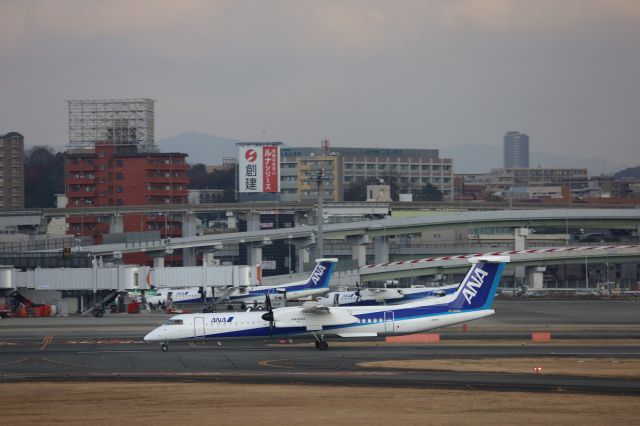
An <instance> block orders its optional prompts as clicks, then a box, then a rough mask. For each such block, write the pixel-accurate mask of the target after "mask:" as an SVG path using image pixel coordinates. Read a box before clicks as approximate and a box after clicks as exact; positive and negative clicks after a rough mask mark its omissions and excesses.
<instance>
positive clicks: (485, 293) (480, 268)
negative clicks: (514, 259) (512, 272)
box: [449, 256, 510, 311]
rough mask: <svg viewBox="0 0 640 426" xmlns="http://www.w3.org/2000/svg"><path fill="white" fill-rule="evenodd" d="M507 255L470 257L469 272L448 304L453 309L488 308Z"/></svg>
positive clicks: (507, 259)
mask: <svg viewBox="0 0 640 426" xmlns="http://www.w3.org/2000/svg"><path fill="white" fill-rule="evenodd" d="M509 260H510V259H509V256H482V257H475V258H473V257H472V258H470V259H469V261H470V262H471V263H472V265H471V268H469V272H467V275H466V276H465V277H464V280H462V282H461V283H460V287H458V290H457V291H456V293H455V299H454V300H453V301H452V302H451V303H450V304H449V308H450V309H454V310H461V311H465V310H475V309H490V308H491V306H492V305H493V298H494V297H495V295H496V290H497V289H498V284H499V283H500V279H501V278H502V273H503V272H504V268H505V266H506V264H507V262H509Z"/></svg>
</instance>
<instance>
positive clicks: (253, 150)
mask: <svg viewBox="0 0 640 426" xmlns="http://www.w3.org/2000/svg"><path fill="white" fill-rule="evenodd" d="M238 167H239V171H238V177H239V180H238V185H239V188H238V191H239V192H280V147H279V146H277V145H246V146H240V147H238Z"/></svg>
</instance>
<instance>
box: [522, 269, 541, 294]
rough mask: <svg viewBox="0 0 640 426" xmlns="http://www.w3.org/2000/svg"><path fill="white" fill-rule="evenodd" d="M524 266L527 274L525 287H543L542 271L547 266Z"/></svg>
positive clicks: (536, 288) (535, 288)
mask: <svg viewBox="0 0 640 426" xmlns="http://www.w3.org/2000/svg"><path fill="white" fill-rule="evenodd" d="M524 268H526V269H525V271H526V276H527V281H526V285H527V288H530V289H533V290H542V289H543V287H544V282H543V278H544V271H546V270H547V268H546V267H545V266H527V267H524Z"/></svg>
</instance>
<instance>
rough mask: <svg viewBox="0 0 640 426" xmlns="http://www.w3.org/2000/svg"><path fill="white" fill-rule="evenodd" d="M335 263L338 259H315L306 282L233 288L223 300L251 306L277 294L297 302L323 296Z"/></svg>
mask: <svg viewBox="0 0 640 426" xmlns="http://www.w3.org/2000/svg"><path fill="white" fill-rule="evenodd" d="M337 262H338V259H335V258H329V259H316V266H315V268H313V271H312V272H311V275H309V278H307V279H306V280H303V281H295V282H292V283H286V284H279V285H268V286H266V285H261V286H252V287H240V288H237V289H236V288H234V289H233V292H232V293H231V294H229V295H227V296H225V297H224V300H226V301H228V302H229V303H240V304H243V305H246V306H251V305H258V304H260V305H262V304H264V303H265V302H266V299H267V295H276V294H279V295H281V296H283V299H285V300H298V299H302V298H305V297H309V296H318V295H321V294H324V293H326V292H327V291H328V290H329V281H330V280H331V276H332V275H333V270H334V269H335V267H336V263H337Z"/></svg>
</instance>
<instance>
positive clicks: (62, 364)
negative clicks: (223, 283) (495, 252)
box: [0, 302, 640, 395]
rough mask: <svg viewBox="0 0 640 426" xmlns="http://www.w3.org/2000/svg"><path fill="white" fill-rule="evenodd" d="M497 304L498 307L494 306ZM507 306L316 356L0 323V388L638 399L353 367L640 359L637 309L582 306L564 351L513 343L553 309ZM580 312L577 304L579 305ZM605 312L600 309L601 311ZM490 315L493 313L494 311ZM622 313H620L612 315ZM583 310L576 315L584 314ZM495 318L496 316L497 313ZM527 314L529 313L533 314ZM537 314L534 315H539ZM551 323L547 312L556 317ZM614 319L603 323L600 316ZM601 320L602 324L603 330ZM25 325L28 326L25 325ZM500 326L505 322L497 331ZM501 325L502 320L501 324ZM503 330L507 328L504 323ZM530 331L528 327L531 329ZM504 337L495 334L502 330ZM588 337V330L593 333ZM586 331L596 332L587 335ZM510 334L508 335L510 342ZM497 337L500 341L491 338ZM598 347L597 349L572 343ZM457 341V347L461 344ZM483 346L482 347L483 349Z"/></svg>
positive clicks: (148, 318)
mask: <svg viewBox="0 0 640 426" xmlns="http://www.w3.org/2000/svg"><path fill="white" fill-rule="evenodd" d="M503 303H505V302H503ZM519 303H520V302H512V304H509V305H508V306H509V307H507V308H505V309H504V311H505V312H506V313H505V314H504V315H503V317H502V318H501V317H499V316H498V315H499V314H498V315H496V316H495V317H494V318H492V319H491V320H490V321H484V322H481V321H478V323H480V324H478V325H475V324H476V323H472V324H473V325H472V327H473V329H472V331H471V332H466V333H463V332H461V330H460V327H456V328H450V329H445V330H443V338H445V337H446V338H447V339H444V340H443V341H442V342H440V343H436V344H427V345H424V344H403V345H398V344H388V343H385V342H383V341H382V339H373V340H369V341H365V342H363V341H361V340H340V339H337V338H336V339H331V340H330V348H329V350H328V351H323V352H321V351H317V350H316V349H315V348H314V346H313V344H312V343H311V342H310V341H309V340H303V341H301V342H297V341H296V342H294V343H289V342H288V341H284V342H278V341H272V340H266V341H263V340H254V341H232V342H222V343H221V344H218V342H189V343H172V344H171V345H170V350H169V351H168V352H164V353H163V352H161V351H160V350H159V346H158V345H157V344H153V343H146V342H143V341H142V339H141V337H142V335H143V334H144V332H146V331H147V330H149V329H150V328H151V327H153V326H154V325H155V324H157V323H159V322H162V320H164V319H166V318H167V317H168V316H167V315H165V314H152V315H139V316H131V315H129V316H127V315H124V316H115V315H114V316H112V317H105V318H77V317H76V318H50V319H37V318H34V319H25V320H16V321H15V322H12V321H14V320H2V322H1V323H0V382H15V381H41V380H47V381H59V380H82V381H86V380H92V381H100V380H121V381H125V380H126V381H154V380H162V381H224V382H235V383H296V384H316V385H320V384H331V385H348V386H384V387H417V388H451V389H483V390H504V391H514V390H519V391H556V392H557V391H563V392H579V393H605V394H620V395H639V394H640V380H638V379H622V378H589V377H570V376H551V375H538V374H533V373H532V374H503V373H473V372H448V371H412V370H385V369H381V368H367V369H365V368H362V367H360V366H358V365H357V364H359V363H361V362H365V361H385V360H413V359H425V360H439V359H462V360H469V361H471V360H473V359H477V358H485V359H486V358H495V359H496V363H499V362H500V359H501V358H540V359H544V358H547V357H582V358H590V359H593V358H596V359H599V358H601V359H610V358H617V359H640V345H638V344H637V341H635V342H634V341H633V340H629V339H631V338H637V337H638V335H640V330H638V328H637V327H638V322H637V316H638V313H637V312H638V309H637V308H638V307H639V306H640V304H638V303H637V302H631V303H627V304H624V306H623V305H622V304H611V303H604V304H601V305H597V304H595V305H593V304H590V305H589V306H590V307H591V308H592V309H597V311H599V312H601V315H591V316H590V318H589V317H585V318H584V320H583V321H582V322H579V321H578V320H577V318H575V317H576V316H577V315H581V314H576V312H582V311H581V309H578V307H577V306H576V305H574V306H573V307H571V303H569V302H565V303H564V305H565V306H566V305H567V304H568V305H569V309H568V310H567V311H568V312H573V313H572V314H571V315H573V316H574V317H572V318H569V319H570V321H569V320H567V317H565V318H564V320H563V321H556V322H553V323H551V325H549V322H548V319H549V318H553V315H550V314H549V315H547V316H546V318H545V319H547V325H549V328H550V329H552V330H565V331H564V332H565V333H567V335H568V336H569V337H570V338H573V339H574V340H575V341H574V342H573V343H571V344H564V345H557V344H533V343H530V342H526V343H521V342H515V341H513V340H510V339H513V338H519V337H520V336H527V332H528V331H529V327H528V325H527V324H524V325H522V324H521V325H518V324H516V323H517V321H514V319H517V318H518V317H519V316H520V317H521V316H523V314H522V312H526V313H527V314H526V315H530V313H531V312H532V310H535V311H536V312H539V311H542V312H544V311H545V309H551V310H556V309H558V307H559V306H560V305H555V304H548V303H543V304H535V303H524V304H519ZM580 306H583V304H582V303H581V304H580ZM603 307H609V309H610V311H605V310H603V309H602V308H603ZM498 309H499V308H497V310H498ZM625 310H626V311H627V313H628V315H627V316H624V317H622V316H620V312H621V311H623V312H624V311H625ZM587 311H588V309H587V310H585V312H587ZM498 312H499V311H498ZM536 315H538V314H537V313H536ZM540 315H544V313H541V314H540ZM556 317H557V315H556ZM611 317H613V318H615V320H609V318H611ZM603 319H604V323H603ZM30 320H38V321H34V322H29V321H30ZM500 322H505V324H503V325H502V326H501V325H500ZM509 322H510V323H509ZM507 323H508V324H507ZM539 326H540V324H536V327H539ZM505 329H506V330H507V331H503V330H505ZM594 330H595V332H594ZM594 333H596V334H597V336H596V337H594ZM514 336H515V337H514ZM495 338H501V339H503V341H501V342H498V343H497V344H496V341H494V340H491V341H490V340H487V339H495ZM598 338H600V339H602V338H606V339H618V340H615V341H612V340H603V341H602V343H601V344H599V343H598V342H597V341H595V342H594V341H593V340H590V341H589V343H586V341H585V343H581V342H582V340H581V339H598ZM465 341H467V342H465ZM485 341H486V343H485Z"/></svg>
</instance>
